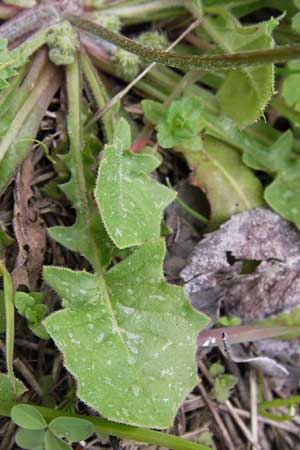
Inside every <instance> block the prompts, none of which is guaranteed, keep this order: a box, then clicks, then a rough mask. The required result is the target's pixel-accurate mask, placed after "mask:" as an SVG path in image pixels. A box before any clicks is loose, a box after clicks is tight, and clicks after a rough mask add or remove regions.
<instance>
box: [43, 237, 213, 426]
mask: <svg viewBox="0 0 300 450" xmlns="http://www.w3.org/2000/svg"><path fill="white" fill-rule="evenodd" d="M164 254H165V248H164V243H163V241H160V240H159V241H155V242H151V243H147V244H145V245H144V246H143V247H141V248H140V249H139V250H137V251H136V252H135V253H133V254H132V255H131V256H129V257H128V258H127V259H126V260H125V261H123V262H121V263H119V264H118V265H117V266H115V267H114V268H113V269H112V270H110V271H109V272H108V273H107V274H106V275H104V278H103V279H101V278H100V277H99V276H97V275H93V274H89V273H85V272H74V271H71V270H68V269H62V268H55V267H47V268H45V269H44V277H45V280H46V282H47V283H49V285H50V286H52V287H53V288H54V289H55V290H56V291H57V293H58V294H59V295H60V296H61V297H62V298H63V301H64V308H65V309H64V310H63V311H59V312H57V313H54V314H52V315H51V316H50V317H49V318H47V319H46V321H45V326H46V328H47V331H48V332H49V333H50V335H51V336H52V338H53V339H54V341H55V342H56V344H57V346H58V347H59V348H60V350H61V351H62V353H63V354H64V357H65V364H66V367H67V368H68V369H69V370H70V372H71V373H72V374H73V375H74V376H75V378H76V379H77V382H78V395H79V397H80V398H81V399H82V400H83V401H85V402H86V403H87V404H89V405H90V406H92V407H93V408H95V409H96V410H97V411H99V412H101V414H103V415H104V416H105V417H107V418H110V419H112V420H115V421H117V422H125V423H130V424H136V425H141V426H146V427H154V428H167V427H168V426H170V425H171V423H172V419H173V417H174V416H175V413H176V411H177V409H178V407H179V405H180V403H181V402H182V401H183V400H184V398H185V396H186V394H187V393H188V392H189V390H190V389H191V388H192V387H193V386H194V385H195V384H196V383H197V376H196V371H195V360H194V353H195V342H196V336H197V334H198V332H199V331H200V330H201V329H202V328H203V327H205V326H206V325H207V323H208V321H207V318H206V317H205V316H203V315H201V314H199V313H198V312H196V311H194V310H192V308H191V307H190V305H189V304H188V301H187V299H186V297H185V295H184V293H183V290H182V288H180V287H177V286H171V285H168V284H166V282H165V281H164V279H163V277H162V264H163V258H164Z"/></svg>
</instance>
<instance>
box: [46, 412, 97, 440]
mask: <svg viewBox="0 0 300 450" xmlns="http://www.w3.org/2000/svg"><path fill="white" fill-rule="evenodd" d="M49 430H50V431H52V433H53V434H55V436H57V437H60V438H65V439H67V441H69V442H79V441H84V440H85V439H87V438H89V437H90V436H91V435H92V434H93V433H94V425H93V424H92V423H91V422H89V421H88V420H85V419H79V418H76V417H56V418H55V419H53V420H52V421H51V422H50V424H49Z"/></svg>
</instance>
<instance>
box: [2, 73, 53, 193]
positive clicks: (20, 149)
mask: <svg viewBox="0 0 300 450" xmlns="http://www.w3.org/2000/svg"><path fill="white" fill-rule="evenodd" d="M59 83H60V74H59V73H57V71H56V68H54V66H46V67H45V69H44V71H43V73H42V75H41V76H40V78H39V80H38V83H37V85H36V86H35V88H34V89H33V91H32V93H31V94H30V95H29V96H28V98H27V100H26V101H25V103H24V104H23V106H22V107H21V108H20V110H19V111H18V113H17V115H16V116H15V117H14V119H13V121H12V122H11V123H10V125H9V127H8V128H7V129H6V132H5V134H4V135H3V136H2V137H1V140H0V160H1V164H0V192H2V191H3V189H4V188H5V187H6V185H7V183H8V182H9V181H10V179H11V177H12V176H13V174H14V172H15V170H16V168H17V166H18V165H19V164H21V162H22V161H23V160H24V159H25V158H26V156H27V154H28V152H29V151H30V149H31V146H32V142H31V139H32V140H33V139H34V138H35V136H36V133H37V131H38V129H39V126H40V121H41V119H42V117H43V115H44V113H45V110H46V109H47V107H48V105H49V103H50V101H51V100H52V97H53V95H54V94H55V92H56V91H57V88H58V86H59ZM0 126H1V125H0ZM0 135H1V132H0ZM24 138H26V139H24Z"/></svg>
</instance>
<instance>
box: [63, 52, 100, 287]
mask: <svg viewBox="0 0 300 450" xmlns="http://www.w3.org/2000/svg"><path fill="white" fill-rule="evenodd" d="M66 72H67V94H68V107H69V111H68V118H67V124H68V134H69V140H70V151H71V152H72V153H73V154H74V158H75V161H76V163H75V167H74V171H75V179H76V183H77V184H78V195H79V206H78V209H79V210H80V214H81V215H82V217H83V220H84V222H85V223H86V224H89V223H90V220H91V217H92V216H93V215H94V213H95V211H94V209H93V208H92V207H91V205H90V197H89V190H88V187H87V185H86V179H85V173H84V164H83V145H84V141H83V130H82V119H81V92H82V88H81V82H80V67H79V57H78V55H76V58H75V61H74V63H73V64H69V65H68V66H66ZM87 240H88V246H89V248H90V249H91V250H92V253H93V255H92V265H93V267H94V269H95V272H97V274H98V276H99V277H100V278H101V279H103V273H102V272H103V269H102V267H101V264H100V261H101V255H99V253H100V251H99V248H98V246H97V245H95V242H94V238H93V236H92V231H91V230H90V228H89V227H87ZM103 282H104V281H103Z"/></svg>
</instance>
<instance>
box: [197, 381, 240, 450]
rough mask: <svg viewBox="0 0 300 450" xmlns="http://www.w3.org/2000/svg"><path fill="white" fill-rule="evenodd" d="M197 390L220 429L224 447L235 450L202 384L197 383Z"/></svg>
mask: <svg viewBox="0 0 300 450" xmlns="http://www.w3.org/2000/svg"><path fill="white" fill-rule="evenodd" d="M198 388H199V390H200V393H201V395H202V397H203V399H204V400H205V402H206V404H207V406H208V408H209V410H210V412H211V413H212V415H213V417H214V419H215V421H216V423H217V425H218V427H219V429H220V432H221V434H222V436H223V438H224V441H225V442H226V445H227V446H228V449H229V450H236V448H235V446H234V444H233V442H232V440H231V437H230V436H229V434H228V432H227V430H226V427H225V426H224V424H223V422H222V419H221V417H220V414H219V413H218V412H217V410H216V408H215V406H214V404H213V402H212V401H211V399H210V398H209V396H208V395H207V392H206V390H205V388H204V386H203V384H202V381H200V382H199V384H198Z"/></svg>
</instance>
